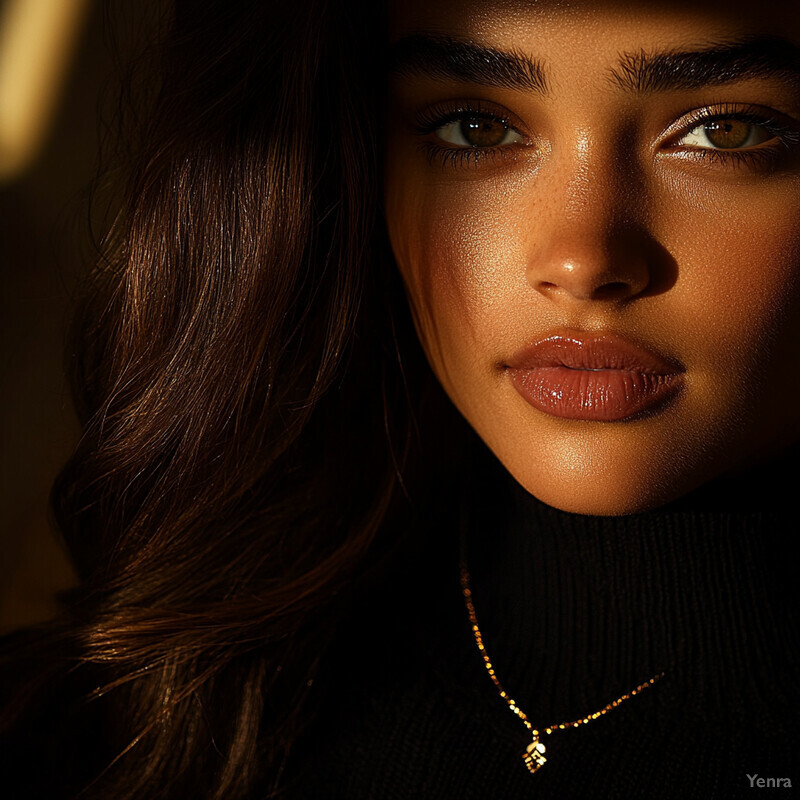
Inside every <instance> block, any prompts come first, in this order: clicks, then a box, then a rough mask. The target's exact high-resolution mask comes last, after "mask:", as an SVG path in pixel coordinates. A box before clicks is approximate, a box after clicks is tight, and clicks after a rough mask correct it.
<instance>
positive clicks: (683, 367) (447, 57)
mask: <svg viewBox="0 0 800 800" xmlns="http://www.w3.org/2000/svg"><path fill="white" fill-rule="evenodd" d="M796 5H797V4H796V0H785V2H771V3H770V2H768V3H766V4H764V3H759V4H755V3H752V2H750V3H740V4H737V3H732V2H724V3H722V2H720V3H715V2H709V3H704V4H699V5H698V4H695V3H692V4H666V3H663V4H658V5H656V4H650V3H636V2H627V3H622V2H620V3H602V2H588V1H586V2H569V0H566V1H564V2H546V1H545V2H514V1H513V0H505V1H503V0H500V1H499V2H487V0H403V2H402V3H400V2H399V0H398V2H396V3H395V4H394V9H393V11H392V14H391V36H392V42H393V46H394V52H393V63H392V72H391V103H390V110H389V114H388V118H387V123H388V127H387V163H386V184H385V186H386V189H385V191H386V213H387V224H388V230H389V236H390V239H391V243H392V247H393V250H394V254H395V257H396V260H397V264H398V266H399V268H400V270H401V273H402V275H403V279H404V281H405V284H406V288H407V292H408V296H409V300H410V303H411V307H412V311H413V314H414V318H415V322H416V326H417V331H418V333H419V336H420V339H421V341H422V343H423V346H424V348H425V351H426V353H427V356H428V359H429V361H430V364H431V366H432V368H433V370H434V372H435V373H436V375H437V376H438V378H439V380H440V381H441V383H442V385H443V386H444V388H445V390H446V391H447V393H448V394H449V396H450V398H451V399H452V401H453V402H454V403H455V405H456V406H457V407H458V409H459V410H460V411H461V413H462V414H463V415H464V417H466V419H467V420H468V421H469V422H470V424H471V425H472V426H473V427H474V428H475V430H476V431H477V433H478V434H479V435H480V436H481V437H482V438H483V440H484V441H485V442H486V444H487V445H488V446H489V447H490V448H491V449H492V450H493V451H494V453H495V454H496V455H497V457H498V458H499V459H500V460H501V461H502V462H503V464H504V465H505V466H506V467H507V469H508V470H509V471H510V472H511V474H512V475H513V476H514V477H515V478H516V479H517V480H518V481H519V482H520V483H521V484H522V485H523V486H524V487H525V488H526V489H527V490H528V491H530V492H531V493H532V494H534V495H536V496H537V497H539V498H540V499H541V500H543V501H544V502H546V503H549V504H551V505H553V506H556V507H558V508H561V509H565V510H567V511H573V512H580V513H588V514H621V513H629V512H634V511H639V510H643V509H645V508H648V507H652V506H655V505H659V504H662V503H664V502H666V501H668V500H671V499H673V498H675V497H677V496H679V495H681V494H683V493H685V492H687V491H689V490H690V489H692V488H694V487H696V486H698V485H699V484H701V483H703V482H704V481H707V480H709V479H710V478H712V477H714V476H716V475H719V474H722V473H725V472H728V471H735V470H736V469H738V468H740V467H742V466H745V465H747V464H751V463H754V462H756V461H758V460H759V459H761V458H763V457H766V456H768V455H770V454H771V453H773V452H776V451H777V450H779V449H781V448H783V447H785V446H787V445H788V444H790V443H792V442H794V441H795V440H796V439H797V438H798V434H799V433H800V425H799V424H798V423H800V402H798V398H799V397H800V59H799V56H800V12H798V11H797V8H796ZM739 6H740V7H739Z"/></svg>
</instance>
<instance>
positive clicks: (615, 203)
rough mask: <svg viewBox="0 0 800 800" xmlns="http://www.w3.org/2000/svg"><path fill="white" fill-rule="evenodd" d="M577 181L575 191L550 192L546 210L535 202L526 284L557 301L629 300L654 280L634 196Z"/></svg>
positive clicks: (611, 185) (611, 187)
mask: <svg viewBox="0 0 800 800" xmlns="http://www.w3.org/2000/svg"><path fill="white" fill-rule="evenodd" d="M584 175H585V173H584ZM582 183H583V186H582V190H579V191H578V190H574V188H573V187H571V186H567V187H566V191H564V190H562V191H561V192H558V191H557V189H556V191H555V192H549V196H550V202H549V203H548V204H547V205H548V206H549V208H547V209H543V208H541V206H540V209H541V212H542V213H540V214H539V215H536V216H535V217H533V218H532V219H531V225H532V231H531V232H532V234H533V235H532V236H531V237H530V239H531V241H532V242H533V246H532V252H531V253H530V256H529V260H528V264H527V279H528V283H529V284H530V285H531V286H532V287H533V288H535V289H536V290H537V291H539V292H540V293H541V294H543V295H545V296H547V297H549V298H551V299H552V300H557V301H567V300H574V301H607V302H622V301H625V300H630V299H633V298H635V297H637V296H638V295H640V294H642V293H643V292H644V291H645V290H646V289H647V288H648V287H649V286H650V285H651V281H652V279H653V276H652V264H651V263H650V256H649V253H648V251H649V248H648V242H649V237H648V235H647V233H646V232H645V231H643V230H642V229H641V228H640V227H639V226H638V225H637V224H636V222H635V208H636V204H637V203H636V198H635V197H632V196H630V195H629V194H628V193H626V192H625V191H624V190H623V191H615V189H614V188H613V182H604V184H605V186H606V187H607V188H603V186H602V185H600V184H597V183H596V184H594V185H593V186H589V187H588V188H587V185H586V181H583V182H582ZM553 188H555V187H553ZM559 195H560V196H561V198H562V201H561V202H558V201H556V200H555V198H557V197H558V196H559Z"/></svg>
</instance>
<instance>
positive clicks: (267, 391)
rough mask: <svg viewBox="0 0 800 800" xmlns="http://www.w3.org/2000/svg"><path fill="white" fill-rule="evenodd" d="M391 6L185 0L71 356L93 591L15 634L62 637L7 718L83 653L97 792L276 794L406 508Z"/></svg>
mask: <svg viewBox="0 0 800 800" xmlns="http://www.w3.org/2000/svg"><path fill="white" fill-rule="evenodd" d="M373 5H374V6H375V7H374V8H373V9H372V13H373V18H371V19H370V18H369V17H365V16H364V11H363V10H361V11H359V12H356V10H355V9H354V8H349V7H348V5H347V4H342V3H339V4H331V3H327V2H324V0H305V2H298V1H297V0H294V2H290V3H259V2H252V0H247V1H246V2H232V1H231V0H212V1H211V2H203V3H198V2H196V0H178V2H177V3H176V4H175V9H174V13H173V15H172V17H171V20H170V24H169V34H168V36H167V38H166V39H165V42H164V44H163V47H162V49H161V51H160V66H159V68H158V75H159V76H160V83H159V85H158V86H157V87H156V89H155V91H154V92H153V94H154V100H153V102H152V104H151V108H150V110H149V112H148V113H147V114H146V115H144V116H143V117H142V119H141V124H140V127H139V129H138V137H137V139H136V147H134V154H135V156H134V159H133V161H132V162H131V165H130V180H129V181H128V189H127V193H126V196H125V201H124V203H123V208H122V211H121V212H120V214H119V216H118V218H117V219H116V221H115V223H114V225H113V228H112V230H111V232H110V234H109V237H108V239H107V243H106V245H105V248H104V254H103V258H102V259H101V261H100V263H99V264H98V266H97V268H96V269H95V271H94V272H93V274H92V277H91V282H90V283H91V286H90V291H89V293H88V296H87V302H86V304H85V307H84V308H83V310H82V312H81V314H80V315H79V318H78V324H77V327H76V331H77V334H76V343H75V345H74V346H73V348H72V350H71V352H72V353H73V354H74V355H73V357H72V366H73V378H74V379H73V384H74V388H75V395H76V403H77V407H78V409H79V413H80V414H81V417H82V421H83V423H84V435H83V438H82V440H81V443H80V445H79V447H78V450H77V452H76V453H75V455H74V457H73V458H72V460H71V461H70V462H69V464H68V465H67V466H66V467H65V469H64V471H63V473H62V474H61V476H60V477H59V479H58V481H57V484H56V486H55V488H54V492H53V505H54V509H55V511H56V516H57V519H58V523H59V527H60V529H61V531H62V532H63V535H64V538H65V540H66V542H67V545H68V547H69V551H70V553H71V555H72V557H73V560H74V562H75V565H76V568H77V570H78V573H79V575H80V578H81V586H80V588H79V590H77V591H76V592H75V593H74V596H73V597H72V598H71V599H70V602H69V603H68V611H67V612H65V617H64V618H62V619H60V620H58V621H56V622H54V623H51V624H50V625H49V626H47V627H46V629H45V633H44V634H42V633H39V634H37V635H36V636H35V637H34V638H33V639H26V638H25V636H27V634H26V635H21V637H20V638H19V639H18V640H15V645H16V648H17V656H18V657H19V653H21V652H22V649H23V645H24V647H27V648H28V653H29V656H28V658H29V661H31V660H33V659H34V657H35V658H37V659H38V660H39V661H41V653H42V642H45V643H46V644H47V646H48V647H50V648H51V651H50V652H57V653H58V655H59V657H58V658H53V659H52V660H51V661H50V662H49V663H48V665H47V666H48V668H47V669H42V666H41V664H39V665H38V666H37V671H38V673H39V675H40V680H39V683H38V684H37V683H34V682H29V683H28V687H29V688H28V695H26V696H25V697H23V698H22V699H21V700H20V701H19V702H18V703H17V704H16V705H14V710H13V713H12V712H9V714H8V716H9V717H14V716H15V715H16V714H17V712H18V711H19V708H26V703H30V701H31V695H32V694H33V693H34V692H37V693H39V694H40V695H41V697H47V696H49V695H47V692H44V690H43V686H44V684H45V682H46V681H52V680H53V676H54V675H56V674H57V673H58V674H61V673H64V672H65V664H66V665H68V666H69V665H72V669H71V671H70V673H69V674H70V680H71V681H72V682H73V683H74V684H75V685H76V686H77V687H78V689H75V690H74V691H76V692H77V693H78V694H80V696H81V698H83V697H84V696H85V697H86V698H88V701H89V706H90V707H91V708H95V709H100V711H98V712H96V713H97V714H98V715H99V716H92V717H91V718H90V719H89V722H87V723H86V725H87V726H88V727H90V728H91V726H95V728H94V730H93V732H91V733H89V734H87V737H88V738H86V739H85V740H83V739H82V740H80V741H81V742H83V744H81V745H76V751H77V756H76V758H77V759H79V760H83V761H85V762H87V763H88V762H89V761H90V758H89V754H88V752H87V751H86V750H85V749H81V748H87V747H90V746H92V742H95V745H96V741H95V740H99V739H100V738H102V737H105V738H107V742H106V744H107V748H106V751H105V754H104V755H102V756H101V757H98V759H97V763H96V764H92V766H91V767H89V766H87V767H86V769H85V770H84V772H85V773H86V774H85V775H84V774H83V773H81V770H79V769H78V770H76V776H77V777H76V778H75V780H76V787H75V788H79V787H78V785H77V784H78V783H80V782H81V781H84V780H86V779H88V780H89V781H90V785H89V788H88V789H87V790H86V793H85V794H83V795H81V796H82V797H114V798H119V799H121V798H145V797H147V798H153V797H193V798H194V797H196V798H201V797H208V798H222V797H225V798H240V797H241V798H244V797H250V796H253V793H254V792H255V791H256V790H258V791H259V792H265V793H266V792H267V791H277V789H278V788H279V786H280V784H281V780H280V776H281V769H282V765H283V763H284V761H285V759H286V756H287V752H288V750H289V746H290V744H291V742H292V741H293V740H294V739H295V738H296V737H297V735H298V731H299V726H300V720H301V719H303V718H304V715H303V714H302V713H301V711H302V708H303V703H304V698H305V695H306V693H307V691H308V685H309V683H310V682H311V681H312V679H313V676H314V673H315V670H316V668H317V664H318V661H319V658H320V654H321V653H322V652H324V649H325V644H326V642H327V641H328V640H329V639H330V637H331V636H332V631H333V629H334V626H333V622H334V620H335V613H334V612H335V610H336V608H337V602H336V601H337V598H338V597H340V596H342V595H343V594H346V592H344V591H343V590H345V589H346V587H347V586H348V585H349V584H350V582H351V581H352V580H353V578H354V576H356V575H358V574H361V573H363V571H364V569H365V563H366V562H365V554H367V553H368V552H373V551H374V549H375V546H376V545H375V539H376V536H378V538H379V541H384V540H385V541H386V542H387V544H386V547H389V546H390V544H389V543H390V542H391V541H393V538H394V537H395V536H396V535H397V532H398V531H399V530H401V529H402V528H403V526H404V524H405V520H406V518H407V516H408V509H409V508H410V505H409V503H408V502H407V497H408V495H409V492H411V493H412V494H413V491H414V490H413V488H412V487H410V486H408V485H406V484H408V483H409V480H410V478H409V475H411V476H412V477H413V476H415V475H418V474H421V473H418V472H415V471H414V470H413V469H409V468H407V467H406V466H405V465H407V464H408V459H409V450H410V449H411V450H413V445H414V441H415V437H414V436H413V435H412V434H411V430H412V428H413V425H412V421H413V416H414V411H413V410H414V408H416V407H418V406H419V405H420V404H421V403H423V402H426V401H425V400H424V395H425V392H426V391H429V387H430V385H431V381H430V375H429V373H428V372H427V370H426V367H425V366H424V363H423V358H422V356H421V354H420V351H419V349H418V348H417V347H416V345H415V343H414V340H413V331H412V330H411V325H410V323H409V318H408V313H407V310H406V308H405V302H404V297H403V291H402V286H401V284H400V282H399V279H398V278H397V276H396V274H395V271H394V270H393V269H392V265H391V259H390V258H389V257H388V255H387V253H388V247H387V246H386V244H385V237H384V235H383V232H382V223H381V214H380V205H381V203H380V185H379V183H380V180H379V148H378V141H379V125H380V96H381V88H382V82H381V77H380V75H381V67H382V63H381V60H382V53H383V41H384V37H383V28H382V21H381V9H380V4H373ZM426 387H428V388H426ZM435 392H436V390H435V389H434V390H433V396H434V397H435ZM430 402H438V401H437V400H433V401H430ZM412 482H413V481H412ZM371 547H372V548H373V550H372V551H371V550H370V548H371ZM378 551H379V552H380V545H378ZM31 641H33V642H34V643H35V644H30V642H31ZM54 642H58V647H57V648H55V649H53V643H54ZM76 676H77V677H76ZM58 685H61V684H58ZM70 685H71V686H72V684H70ZM31 687H38V688H31ZM57 691H60V692H63V691H65V690H64V689H59V690H57ZM81 693H82V694H81ZM42 702H48V701H44V700H41V699H40V704H41V703H42ZM53 702H60V701H59V696H58V695H57V696H56V699H55V701H53ZM100 730H102V731H103V733H102V736H101V735H100V733H99V731H100ZM57 746H59V747H63V746H64V745H63V743H61V744H59V745H57ZM109 762H112V763H111V766H109ZM98 772H99V777H98V774H97V773H98ZM59 777H60V780H61V781H62V785H63V780H64V776H63V775H61V776H59ZM30 796H33V795H30Z"/></svg>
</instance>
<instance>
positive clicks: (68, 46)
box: [0, 0, 89, 181]
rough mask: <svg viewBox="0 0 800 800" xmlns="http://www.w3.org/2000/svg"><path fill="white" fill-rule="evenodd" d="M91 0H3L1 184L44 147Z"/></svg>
mask: <svg viewBox="0 0 800 800" xmlns="http://www.w3.org/2000/svg"><path fill="white" fill-rule="evenodd" d="M88 5H89V0H5V3H3V4H2V5H1V6H0V12H2V13H1V14H0V181H1V180H8V179H10V178H13V177H15V176H16V175H18V174H19V173H20V172H22V171H23V170H24V169H25V167H27V166H28V164H30V163H31V162H32V161H33V159H34V158H35V157H36V154H37V152H38V150H39V148H40V146H41V145H42V143H43V141H44V138H45V135H46V134H47V129H48V126H49V123H50V122H51V119H52V116H53V112H54V111H55V108H56V105H57V101H58V95H59V91H60V89H61V87H62V84H63V81H64V78H65V76H66V73H67V70H68V67H69V63H70V59H71V56H72V54H73V52H74V50H75V45H76V44H77V41H78V37H79V34H80V30H81V27H82V23H83V21H84V18H85V16H86V13H85V12H86V10H87V8H88Z"/></svg>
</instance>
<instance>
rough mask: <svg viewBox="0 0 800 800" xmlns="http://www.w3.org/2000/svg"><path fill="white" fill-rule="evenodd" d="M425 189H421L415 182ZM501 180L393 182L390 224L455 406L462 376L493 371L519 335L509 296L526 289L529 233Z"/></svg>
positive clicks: (421, 326)
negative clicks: (477, 183)
mask: <svg viewBox="0 0 800 800" xmlns="http://www.w3.org/2000/svg"><path fill="white" fill-rule="evenodd" d="M421 184H423V185H425V189H424V191H420V190H418V189H416V190H415V188H414V187H415V185H417V186H419V185H421ZM515 200H516V198H515V197H514V193H513V192H512V191H511V190H510V189H509V188H508V187H507V186H504V185H503V184H501V183H499V182H497V183H494V184H492V185H489V186H487V185H486V183H485V182H484V183H482V184H481V189H480V191H476V189H475V186H473V185H472V184H470V183H469V182H466V183H465V182H463V181H461V182H448V181H446V180H442V181H440V182H435V183H434V184H433V185H431V183H430V182H428V183H427V184H424V182H423V181H417V182H415V181H414V180H413V177H412V178H411V179H409V180H406V181H398V182H397V183H396V184H392V183H390V192H389V193H388V196H387V220H388V229H389V236H390V240H391V243H392V249H393V251H394V254H395V258H396V260H397V264H398V267H399V269H400V271H401V273H402V275H403V280H404V281H405V284H406V289H407V292H408V296H409V302H410V305H411V308H412V313H413V315H414V320H415V324H416V326H417V332H418V334H419V337H420V340H421V341H422V344H423V347H424V348H425V351H426V353H427V355H428V359H429V361H430V363H431V366H432V367H433V369H434V372H435V373H436V374H437V376H438V378H439V379H440V381H441V382H442V384H443V385H444V387H445V389H446V390H447V391H448V393H450V395H451V397H453V399H454V400H455V401H456V404H457V405H460V403H459V402H458V396H459V394H460V392H459V380H458V377H459V376H460V375H461V376H463V374H464V373H465V371H467V372H470V373H473V374H474V372H475V371H479V372H483V373H486V372H487V371H489V372H490V371H491V358H487V355H488V354H491V353H494V352H497V354H498V357H499V355H500V354H501V352H502V348H503V343H504V342H507V341H508V340H509V336H511V337H512V339H516V338H518V336H519V328H520V320H519V319H518V318H512V317H511V316H510V315H509V314H508V313H507V310H508V309H507V298H508V297H510V296H513V295H514V294H517V295H521V294H524V293H525V290H526V286H527V284H526V280H525V267H524V247H525V241H526V239H527V235H528V231H527V230H526V229H525V228H524V226H522V225H520V220H519V218H518V215H517V214H513V213H510V208H509V207H510V206H514V204H515Z"/></svg>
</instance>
